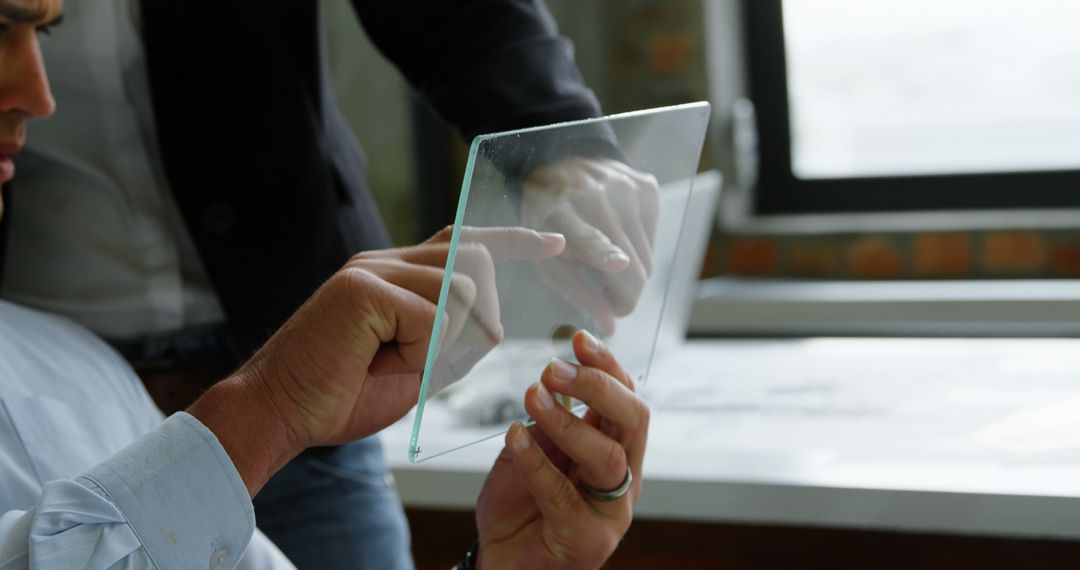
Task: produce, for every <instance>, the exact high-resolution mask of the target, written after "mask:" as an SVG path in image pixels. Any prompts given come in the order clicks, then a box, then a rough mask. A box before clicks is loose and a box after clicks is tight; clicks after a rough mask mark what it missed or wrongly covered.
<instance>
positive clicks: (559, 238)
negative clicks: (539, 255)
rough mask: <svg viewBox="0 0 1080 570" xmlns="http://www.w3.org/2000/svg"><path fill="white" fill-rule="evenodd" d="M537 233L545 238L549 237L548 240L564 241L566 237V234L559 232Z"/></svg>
mask: <svg viewBox="0 0 1080 570" xmlns="http://www.w3.org/2000/svg"><path fill="white" fill-rule="evenodd" d="M537 233H539V234H540V237H542V238H544V239H547V240H552V241H562V240H563V239H565V236H563V235H562V234H560V233H558V232H537Z"/></svg>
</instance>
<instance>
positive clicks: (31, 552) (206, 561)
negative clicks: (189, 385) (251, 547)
mask: <svg viewBox="0 0 1080 570" xmlns="http://www.w3.org/2000/svg"><path fill="white" fill-rule="evenodd" d="M254 528H255V515H254V510H253V508H252V504H251V500H250V498H249V497H248V492H247V488H246V487H245V486H244V483H243V481H242V480H241V479H240V475H239V473H237V472H236V468H235V467H234V466H233V463H232V460H231V459H230V458H229V456H228V454H226V453H225V450H224V449H223V448H222V447H221V445H220V444H219V443H218V441H217V438H216V437H215V436H214V434H213V433H212V432H211V431H210V430H209V429H207V428H206V427H205V426H204V425H202V423H200V422H199V421H198V420H196V419H195V418H194V417H192V416H190V415H188V414H186V413H183V412H180V413H177V414H175V415H173V416H172V417H170V418H169V419H167V420H165V422H163V423H162V424H161V425H160V426H158V427H157V428H156V429H154V430H153V431H151V432H150V433H148V434H146V435H145V436H143V437H142V438H140V439H138V440H136V441H135V442H134V443H132V444H131V445H129V446H128V447H126V448H124V449H122V450H121V451H119V452H118V453H117V454H116V455H113V456H112V457H110V458H108V459H106V460H105V461H103V462H102V463H99V464H98V465H96V466H95V467H93V468H91V469H90V470H89V471H88V472H87V473H85V474H83V475H82V476H79V477H76V478H74V479H70V480H59V481H53V482H50V483H48V484H47V485H45V487H44V488H43V490H42V493H41V497H40V499H39V500H38V502H37V504H36V505H34V506H33V507H32V508H30V509H29V510H26V511H9V512H6V513H4V514H2V515H0V569H3V570H8V569H15V568H38V569H52V568H65V569H66V568H111V567H113V566H117V567H122V568H168V569H171V568H178V569H191V568H210V569H214V570H218V569H225V568H233V567H235V566H236V564H237V562H238V561H239V560H240V558H241V556H242V555H243V554H244V551H245V550H246V548H247V546H248V543H249V541H250V540H251V537H252V532H253V530H254ZM260 544H261V543H260ZM271 558H273V557H271ZM282 559H283V557H282Z"/></svg>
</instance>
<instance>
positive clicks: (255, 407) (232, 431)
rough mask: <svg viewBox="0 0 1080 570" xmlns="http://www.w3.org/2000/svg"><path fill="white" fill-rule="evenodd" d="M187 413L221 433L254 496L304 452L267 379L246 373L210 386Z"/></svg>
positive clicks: (225, 445)
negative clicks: (287, 424)
mask: <svg viewBox="0 0 1080 570" xmlns="http://www.w3.org/2000/svg"><path fill="white" fill-rule="evenodd" d="M188 413H189V414H191V415H192V416H194V417H195V418H196V419H198V420H199V421H200V422H202V424H203V425H205V426H206V427H207V429H209V430H210V431H212V432H213V433H214V435H215V436H217V439H218V442H220V443H221V446H222V447H223V448H224V449H225V452H226V453H228V455H229V457H230V458H231V459H232V461H233V465H235V467H236V470H237V472H238V473H239V474H240V478H241V479H242V480H243V481H244V485H246V486H247V489H248V494H249V495H250V496H251V497H254V496H255V495H256V494H257V493H258V492H259V490H260V489H262V486H263V485H265V484H266V482H267V481H268V480H270V477H272V476H273V475H274V473H276V472H277V471H278V470H279V469H281V468H282V467H283V466H284V465H285V464H286V463H288V462H289V460H291V459H292V458H293V457H295V456H296V455H297V454H299V453H300V452H301V451H303V448H302V446H300V445H299V444H297V443H295V441H294V440H295V438H293V437H291V434H290V433H289V431H288V429H286V427H285V424H284V422H282V421H281V415H280V413H279V410H278V409H277V408H276V407H275V405H274V403H273V400H272V398H271V397H270V394H269V392H268V389H267V387H266V383H265V382H262V381H261V380H260V379H258V378H256V377H253V376H251V375H250V374H249V373H245V372H243V371H241V372H238V373H237V374H236V375H233V376H231V377H229V378H227V379H225V380H222V381H221V382H219V383H218V384H217V385H215V386H214V387H212V388H211V389H210V390H208V391H207V392H206V393H205V394H203V395H202V397H201V398H199V399H198V400H197V401H196V402H195V403H194V404H192V405H191V408H190V409H188Z"/></svg>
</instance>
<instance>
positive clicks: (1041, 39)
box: [783, 0, 1080, 178]
mask: <svg viewBox="0 0 1080 570" xmlns="http://www.w3.org/2000/svg"><path fill="white" fill-rule="evenodd" d="M783 10H784V39H785V43H786V54H787V64H788V88H789V92H790V109H791V127H792V168H793V169H794V172H795V174H796V176H798V177H800V178H831V177H852V176H876V175H904V174H943V173H961V172H1000V171H1026V170H1047V169H1074V168H1078V167H1080V105H1077V101H1078V100H1080V65H1077V62H1078V61H1080V35H1077V34H1076V33H1075V30H1076V23H1077V22H1078V21H1080V3H1077V2H1074V1H1072V0H995V1H993V2H985V1H980V0H946V1H942V0H907V1H905V2H866V1H865V0H785V1H784V3H783Z"/></svg>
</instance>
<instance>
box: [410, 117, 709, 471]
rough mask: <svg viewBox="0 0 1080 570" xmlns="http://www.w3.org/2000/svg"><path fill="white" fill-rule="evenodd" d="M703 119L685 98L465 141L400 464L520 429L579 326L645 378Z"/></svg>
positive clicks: (570, 355)
mask: <svg viewBox="0 0 1080 570" xmlns="http://www.w3.org/2000/svg"><path fill="white" fill-rule="evenodd" d="M708 114H709V106H708V104H707V103H694V104H689V105H680V106H676V107H666V108H661V109H653V110H648V111H640V112H635V113H627V114H622V115H613V116H610V117H605V118H601V119H594V120H588V121H579V122H573V123H563V124H558V125H552V126H547V127H541V128H536V129H526V130H520V131H512V132H506V133H498V134H493V135H481V136H479V137H477V138H476V139H475V140H474V141H473V144H472V148H471V150H470V152H469V161H468V165H467V167H466V171H465V180H464V183H463V185H462V190H461V199H460V201H459V203H458V211H457V218H456V220H455V223H454V229H453V236H452V238H451V242H450V243H451V245H450V256H449V258H448V260H447V268H446V272H445V274H444V278H443V284H442V291H441V293H440V297H439V312H438V317H437V319H436V323H435V327H434V334H433V339H432V343H431V346H430V347H429V350H428V359H427V366H426V367H425V370H424V378H423V385H422V387H421V393H420V401H419V402H418V404H417V407H416V411H415V418H414V423H413V432H412V438H411V441H410V444H409V458H410V460H412V461H414V462H417V461H423V460H426V459H430V458H432V457H435V456H438V455H440V454H442V453H446V452H447V451H451V450H453V449H457V448H460V447H463V446H465V445H468V444H471V443H475V442H477V441H481V440H483V439H487V438H489V437H493V436H496V435H499V434H501V433H503V432H504V431H505V430H506V428H507V427H509V425H510V424H511V423H512V422H513V421H515V420H519V419H522V420H523V419H525V409H524V407H523V403H522V402H523V398H524V394H525V390H526V388H528V386H529V385H531V384H532V383H534V382H536V381H538V380H539V378H540V373H541V372H542V370H543V369H544V367H545V366H546V365H547V364H548V362H549V361H550V360H551V359H552V358H553V357H560V358H563V359H566V360H569V361H571V362H573V361H574V358H573V353H572V350H571V348H570V343H569V337H570V335H571V334H572V333H573V332H574V331H575V330H578V329H586V330H588V331H590V332H591V333H593V334H594V335H595V336H597V337H598V338H600V339H602V340H603V341H604V342H605V343H606V344H607V345H608V346H609V347H610V348H611V350H612V351H613V352H614V354H615V355H616V357H618V358H619V360H620V361H621V363H622V364H623V365H624V367H625V368H626V370H627V372H629V373H630V374H631V375H632V377H634V378H635V379H636V380H637V381H638V382H639V383H640V382H644V381H645V378H646V376H647V374H648V369H649V364H650V361H651V358H652V352H653V350H654V347H655V342H656V335H657V329H658V326H659V323H660V317H661V314H662V312H663V306H664V299H665V292H666V291H667V286H668V281H669V277H670V276H671V267H672V261H673V260H674V257H675V251H676V249H677V246H678V241H679V233H680V230H681V228H682V223H683V218H684V216H685V214H686V209H687V204H688V200H689V198H690V194H691V191H692V181H693V176H694V174H695V173H696V171H697V165H698V160H699V158H700V155H701V146H702V142H703V140H704V137H705V129H706V125H707V123H708ZM525 173H528V175H527V176H526V175H524V174H525ZM522 180H524V182H521V181H522ZM538 232H548V233H538ZM551 232H554V233H556V234H557V235H552V233H551ZM608 240H610V242H611V244H616V245H618V246H620V248H621V250H622V251H625V252H627V253H628V254H629V255H628V256H626V257H630V259H629V260H627V259H625V257H623V258H620V257H619V255H617V254H615V255H613V254H612V249H611V245H610V244H608V243H607V241H608ZM568 404H569V403H568ZM580 408H581V406H577V407H576V408H575V409H577V410H578V411H580Z"/></svg>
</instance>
